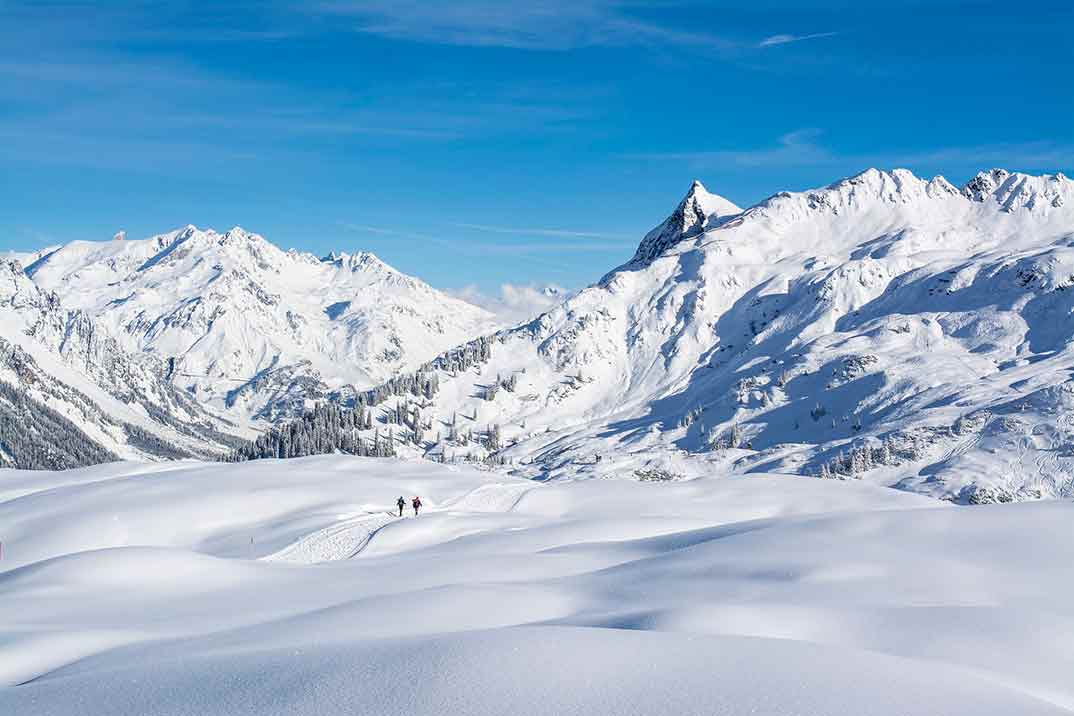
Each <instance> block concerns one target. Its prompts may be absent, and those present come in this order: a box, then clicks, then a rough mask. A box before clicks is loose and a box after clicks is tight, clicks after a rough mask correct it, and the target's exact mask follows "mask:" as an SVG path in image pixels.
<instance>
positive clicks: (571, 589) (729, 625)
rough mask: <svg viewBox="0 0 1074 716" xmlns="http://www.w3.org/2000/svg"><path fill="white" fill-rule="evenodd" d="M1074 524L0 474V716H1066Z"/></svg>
mask: <svg viewBox="0 0 1074 716" xmlns="http://www.w3.org/2000/svg"><path fill="white" fill-rule="evenodd" d="M415 494H417V495H420V496H421V497H422V499H423V501H424V502H425V504H426V510H427V511H426V512H424V513H423V514H422V515H421V516H420V517H417V518H414V517H412V516H409V510H408V516H407V517H404V518H398V517H392V518H388V517H387V516H386V515H385V513H386V512H390V511H392V510H393V508H394V503H395V499H396V498H397V497H398V496H400V495H402V496H404V497H406V498H410V497H411V496H413V495H415ZM374 518H375V520H376V522H377V526H376V527H375V528H373V529H367V528H368V527H369V525H368V524H367V523H366V522H363V520H365V521H368V520H370V519H374ZM1072 518H1074V503H1071V502H1066V501H1037V502H1032V503H1017V504H1002V505H984V506H970V507H962V506H952V505H949V504H947V503H943V502H939V501H936V500H931V499H928V498H926V497H923V496H919V495H914V494H911V493H907V492H901V491H897V490H889V489H885V488H880V487H876V486H872V485H868V484H864V483H861V482H856V481H851V482H844V481H833V480H815V479H808V478H802V477H792V476H781V475H772V474H751V475H745V476H735V477H726V476H717V475H709V476H705V477H700V478H697V479H692V480H682V481H673V482H637V481H630V480H577V481H572V480H560V481H555V482H550V483H536V482H530V481H526V480H521V479H517V478H511V477H508V476H504V475H501V474H497V473H493V472H487V471H478V470H474V469H469V468H456V467H452V466H443V465H435V464H432V463H429V462H426V461H411V462H407V461H399V460H374V459H367V458H352V457H347V456H322V457H316V458H303V459H295V460H289V461H274V460H264V461H257V462H251V463H243V464H205V463H195V462H187V463H170V464H137V463H116V464H113V465H103V466H98V467H94V468H88V469H82V470H74V471H69V472H65V473H40V472H38V473H27V472H19V471H11V470H0V532H2V534H0V538H2V540H3V544H4V558H3V561H2V562H0V570H3V571H0V683H2V684H4V686H3V687H0V713H4V714H20V716H21V715H22V714H27V715H31V714H32V715H34V716H48V715H60V714H62V715H63V716H76V715H79V714H86V715H90V714H92V715H93V716H106V715H110V714H124V715H128V714H150V713H151V714H157V715H161V716H166V715H184V716H187V715H194V714H198V715H199V716H211V715H215V714H228V715H229V716H233V715H239V714H250V715H255V714H256V715H257V716H269V715H272V714H300V715H309V716H313V715H315V714H316V715H318V716H319V715H323V714H335V713H368V714H374V713H375V714H388V715H393V714H399V715H403V714H406V715H407V716H420V715H422V714H456V713H458V714H463V713H465V714H490V715H491V714H504V713H512V714H549V713H555V714H676V715H681V714H710V715H711V714H716V715H719V716H724V715H726V716H731V715H735V716H737V715H739V714H745V713H754V714H772V715H776V714H779V715H781V716H788V715H791V716H793V715H800V716H807V715H808V716H820V715H822V714H833V715H834V714H850V713H853V714H868V715H871V716H880V715H883V716H895V715H898V716H908V715H911V714H973V715H974V716H980V715H982V714H996V715H997V716H998V715H1001V714H1002V715H1009V714H1062V713H1070V712H1071V710H1074V682H1072V681H1071V679H1070V678H1069V677H1070V673H1071V671H1072V669H1074V607H1072V606H1071V602H1070V599H1069V593H1070V589H1071V587H1072V586H1074V542H1072V541H1071V540H1070V539H1069V535H1070V524H1071V522H1072ZM361 525H365V526H364V527H363V526H361ZM337 527H338V528H341V529H342V531H343V532H346V531H347V530H348V529H351V528H354V529H357V530H358V531H359V532H361V533H362V536H361V537H360V538H356V541H351V542H348V541H347V540H342V541H338V540H333V539H331V538H330V537H331V530H333V529H335V528H337ZM326 536H328V537H329V538H328V539H324V538H325V537H326ZM304 542H306V543H308V544H320V545H321V548H319V549H311V550H307V551H305V552H304V554H305V555H306V556H307V557H308V558H309V560H311V561H315V562H317V563H302V562H301V561H300V560H299V559H291V560H290V562H292V563H281V562H279V561H275V560H274V559H273V558H272V557H273V556H278V555H280V554H281V551H285V550H287V548H288V547H289V546H294V545H300V544H303V543H304ZM330 544H337V546H338V547H339V549H336V550H333V549H331V548H330V546H329V545H330ZM298 551H301V550H298ZM292 556H295V555H294V554H293V555H292ZM321 560H328V561H321Z"/></svg>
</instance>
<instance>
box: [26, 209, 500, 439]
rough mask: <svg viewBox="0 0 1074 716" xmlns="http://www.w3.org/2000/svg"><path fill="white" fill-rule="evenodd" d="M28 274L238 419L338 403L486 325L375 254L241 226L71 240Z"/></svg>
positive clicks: (485, 319)
mask: <svg viewBox="0 0 1074 716" xmlns="http://www.w3.org/2000/svg"><path fill="white" fill-rule="evenodd" d="M27 273H28V274H29V275H30V276H31V277H32V278H33V280H34V282H35V283H37V284H38V285H39V286H41V287H42V288H44V289H46V290H50V291H56V292H57V293H58V294H59V295H61V296H62V297H63V299H64V301H65V302H67V303H69V304H71V305H72V306H74V307H77V308H80V309H83V310H85V311H87V312H88V313H91V314H93V315H96V316H99V317H100V319H101V320H102V321H103V322H104V323H105V325H107V326H108V328H109V329H110V330H111V332H112V333H113V334H114V335H115V336H116V337H117V339H118V340H119V341H120V343H121V344H122V345H123V346H124V347H125V348H126V349H127V350H130V351H137V352H142V353H147V354H150V355H154V356H158V357H159V358H160V359H161V360H165V361H167V362H168V363H169V371H170V372H169V375H170V377H171V379H172V380H173V382H174V383H175V385H177V386H180V387H182V388H184V389H186V390H189V391H190V393H191V395H192V396H194V397H195V398H196V399H197V400H198V401H199V402H201V403H203V404H206V405H208V406H211V407H213V408H215V409H220V410H226V411H228V413H229V414H230V415H232V416H233V417H235V418H236V419H240V420H244V419H246V418H248V417H250V416H253V417H265V418H270V419H274V418H278V417H280V416H282V415H288V414H292V413H294V412H296V411H300V410H301V408H302V407H303V406H304V404H305V401H307V400H310V399H314V400H316V399H322V398H325V397H326V396H328V395H329V394H331V393H333V392H335V393H336V394H342V395H344V396H346V395H347V394H349V393H352V392H353V390H354V389H355V386H356V387H357V388H366V387H369V386H370V385H372V384H375V383H379V382H381V381H383V380H386V379H387V378H388V377H390V376H391V375H393V374H395V373H397V372H398V371H400V370H405V369H407V368H409V367H412V366H414V365H416V364H418V363H421V362H422V361H425V360H427V359H429V358H430V357H432V356H433V355H435V354H436V353H438V352H440V351H441V350H443V349H445V348H447V347H449V346H452V345H455V344H457V343H461V342H463V341H465V340H467V339H468V338H470V337H471V336H473V335H476V334H479V333H481V332H484V331H488V330H492V327H493V319H492V316H491V314H489V313H487V312H486V311H484V310H483V309H480V308H478V307H476V306H473V305H471V304H468V303H466V302H464V301H461V300H458V299H455V298H452V297H450V296H447V295H446V294H444V293H441V292H439V291H436V290H434V289H432V288H431V287H429V286H428V285H427V284H425V283H423V282H421V281H419V280H417V279H415V278H413V277H410V276H407V275H405V274H402V273H400V272H399V271H396V270H395V269H393V268H391V267H390V266H388V265H387V264H385V263H383V262H382V261H380V260H379V259H377V257H376V256H374V255H373V254H370V253H364V252H363V253H357V254H344V253H334V254H331V255H329V256H327V257H324V258H317V257H316V256H313V255H312V254H307V253H300V252H297V251H283V250H281V249H279V248H277V247H276V246H274V245H273V244H272V243H270V242H268V241H266V240H265V239H264V238H262V237H261V236H259V235H257V234H253V233H249V232H247V231H244V230H243V229H241V228H237V227H236V228H234V229H231V230H230V231H227V232H225V233H223V234H220V233H217V232H215V231H212V230H205V231H203V230H199V229H197V228H195V227H193V226H187V227H186V228H184V229H181V230H178V231H173V232H171V233H168V234H162V235H160V236H154V237H152V238H149V239H144V240H136V241H128V240H124V239H123V238H122V236H117V238H116V239H114V240H112V241H108V242H81V241H79V242H73V243H70V244H67V245H65V246H63V247H61V248H59V249H58V250H55V251H53V252H51V253H49V254H47V255H45V256H43V257H42V258H40V259H39V260H37V261H36V262H34V263H33V264H31V265H30V266H28V267H27Z"/></svg>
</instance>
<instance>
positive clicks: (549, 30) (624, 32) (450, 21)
mask: <svg viewBox="0 0 1074 716" xmlns="http://www.w3.org/2000/svg"><path fill="white" fill-rule="evenodd" d="M644 5H645V3H640V4H639V3H637V2H634V3H626V2H622V1H621V0H543V1H542V2H514V3H505V2H502V0H454V1H453V2H427V1H426V0H339V1H335V2H323V3H320V4H318V5H313V6H311V7H312V8H313V9H314V11H316V12H319V13H324V14H332V15H336V16H341V17H349V18H352V19H353V21H354V23H355V24H354V26H353V29H354V30H355V31H357V32H362V33H366V34H371V35H380V36H383V37H388V38H392V39H399V40H412V41H417V42H429V43H437V44H445V45H469V46H485V47H513V48H519V49H530V50H566V49H572V48H576V47H591V46H625V45H639V44H649V43H675V44H691V45H700V46H707V47H712V48H719V47H730V46H733V45H735V44H736V43H734V42H731V41H729V40H727V39H725V38H723V37H720V36H717V35H713V34H710V33H703V32H697V31H695V30H692V29H683V28H678V27H670V26H667V25H661V24H657V23H653V22H650V21H647V20H644V19H642V18H641V17H639V16H638V15H637V14H634V13H631V12H630V10H631V9H636V8H638V7H639V6H641V7H644Z"/></svg>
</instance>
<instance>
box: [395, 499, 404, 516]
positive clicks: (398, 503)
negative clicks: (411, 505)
mask: <svg viewBox="0 0 1074 716" xmlns="http://www.w3.org/2000/svg"><path fill="white" fill-rule="evenodd" d="M395 505H396V507H398V508H399V516H400V517H402V516H403V508H404V507H406V500H404V499H403V496H402V495H399V499H398V500H396V501H395Z"/></svg>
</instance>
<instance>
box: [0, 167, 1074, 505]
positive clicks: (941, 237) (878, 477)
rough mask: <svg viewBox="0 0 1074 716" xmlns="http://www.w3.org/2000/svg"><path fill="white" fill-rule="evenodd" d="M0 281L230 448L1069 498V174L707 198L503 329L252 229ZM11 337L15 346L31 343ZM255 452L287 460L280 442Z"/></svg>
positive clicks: (354, 261)
mask: <svg viewBox="0 0 1074 716" xmlns="http://www.w3.org/2000/svg"><path fill="white" fill-rule="evenodd" d="M8 266H9V267H14V266H16V264H10V263H9V264H8ZM8 270H9V272H10V273H11V274H12V276H14V277H15V278H14V279H12V280H14V281H15V283H16V284H18V285H20V286H22V289H21V290H22V292H23V294H24V295H29V294H30V293H32V291H33V290H34V289H36V290H37V291H39V292H40V295H41V296H47V297H52V298H47V299H41V300H44V301H45V302H46V303H47V302H48V301H49V300H54V301H56V302H58V303H59V302H62V304H63V305H64V306H65V307H66V306H68V305H69V306H70V307H72V308H74V309H81V310H82V311H84V312H85V314H83V315H86V316H89V315H93V316H94V317H95V319H93V321H95V322H94V323H93V325H95V326H99V330H100V331H102V334H105V335H108V336H109V337H110V338H111V339H112V340H114V341H115V343H116V345H117V346H118V348H117V350H121V351H123V353H124V355H128V356H131V357H132V358H131V359H130V361H131V362H137V361H140V360H153V361H155V362H156V363H157V364H159V365H160V366H161V368H160V378H159V381H160V383H159V385H162V386H164V387H162V388H160V390H161V391H163V392H161V395H162V396H163V395H165V394H168V395H170V394H171V393H168V392H167V391H168V390H171V391H173V392H174V394H175V395H178V396H182V400H183V401H185V402H184V404H189V406H190V407H189V408H188V413H189V414H188V415H186V416H184V418H183V419H184V420H191V421H195V422H197V421H198V420H203V423H202V424H204V425H206V426H208V425H210V424H212V421H213V420H227V421H230V422H231V423H232V424H233V426H234V428H233V429H232V430H231V431H230V432H231V433H233V434H238V435H246V436H248V435H250V434H251V429H252V428H253V427H255V426H258V425H262V424H263V423H259V422H257V419H261V420H274V421H276V420H280V419H282V418H286V417H288V416H293V415H298V414H300V413H302V412H303V409H304V408H308V407H310V406H311V405H312V404H313V403H314V402H317V401H322V402H323V401H331V402H334V403H337V404H339V405H342V406H345V407H358V408H359V410H360V411H361V412H362V413H363V416H364V417H363V420H360V421H348V422H346V425H347V427H346V430H347V431H349V432H350V433H352V434H351V435H350V437H349V438H348V440H349V441H350V442H347V443H346V444H347V445H354V444H355V442H354V441H355V440H357V439H359V438H360V439H362V440H366V441H368V443H369V444H372V443H373V442H374V441H377V443H378V444H382V441H384V440H385V439H386V436H387V434H388V432H389V431H390V432H391V435H392V445H393V446H395V449H396V450H397V451H399V452H404V453H410V454H414V455H424V456H426V457H430V458H432V459H438V460H439V459H443V460H458V459H464V458H469V459H472V460H475V461H485V462H488V463H494V464H500V463H503V464H507V465H511V466H512V467H513V469H514V470H516V471H518V472H521V473H524V474H528V475H532V476H541V477H556V476H603V475H623V474H626V475H632V476H635V477H638V478H641V479H675V478H677V477H680V476H689V475H693V474H700V473H703V472H712V471H724V472H731V473H735V472H749V471H770V472H771V471H782V472H790V473H799V474H812V475H817V476H824V477H842V478H850V477H854V478H861V479H864V480H868V481H872V482H876V483H879V484H886V485H893V486H897V487H901V488H905V489H910V490H914V491H919V492H924V493H926V494H930V495H934V496H937V497H942V498H946V499H954V500H958V501H964V502H979V501H995V500H1011V499H1026V498H1032V497H1036V496H1049V495H1071V494H1074V417H1071V416H1072V415H1074V412H1072V409H1074V382H1072V381H1071V375H1072V374H1074V352H1072V350H1071V341H1072V339H1074V315H1072V312H1074V291H1072V290H1070V289H1072V288H1074V182H1071V181H1070V180H1069V179H1067V178H1066V177H1064V176H1062V175H1045V176H1027V175H1023V174H1018V173H1010V172H1006V171H1004V170H998V169H997V170H992V171H989V172H983V173H981V174H979V175H978V176H976V177H975V178H974V179H973V180H972V181H970V182H968V183H967V184H966V185H964V186H962V187H955V186H953V185H952V184H950V183H949V182H947V181H946V180H945V179H943V178H942V177H936V178H933V179H931V180H926V179H921V178H918V177H916V176H914V175H912V174H911V173H909V172H907V171H903V170H896V171H892V172H885V171H879V170H875V169H871V170H868V171H866V172H863V173H861V174H859V175H857V176H854V177H851V178H848V179H844V180H841V181H838V182H836V183H834V184H832V185H830V186H827V187H824V188H821V189H817V190H813V191H806V192H794V193H789V192H784V193H780V194H777V195H775V196H773V197H770V198H769V199H766V200H765V201H763V202H761V203H759V204H757V205H755V206H753V207H750V208H747V209H745V210H742V209H740V208H739V207H737V206H735V205H734V204H733V203H731V202H729V201H727V200H726V199H723V198H722V197H719V196H718V195H715V194H712V193H710V192H708V191H707V190H706V189H705V188H704V186H702V185H701V184H700V183H699V182H695V183H694V184H693V186H692V187H691V188H690V190H689V192H688V194H687V195H686V197H685V198H684V199H683V200H682V201H681V202H680V203H679V205H678V206H677V207H676V209H675V210H674V211H673V212H672V213H671V215H670V216H669V217H668V218H667V219H666V220H665V221H663V222H661V223H660V224H659V225H658V226H657V227H656V228H655V229H653V231H651V232H649V234H647V235H646V236H645V237H644V238H643V240H642V241H641V243H640V245H639V247H638V250H637V252H636V254H635V256H634V257H633V258H632V259H631V260H630V261H628V262H627V263H626V264H624V265H623V266H620V267H618V268H616V269H614V270H612V271H611V272H609V273H608V274H607V275H606V276H604V277H603V278H602V279H601V280H600V281H599V282H598V283H597V284H595V285H593V286H590V287H588V288H586V289H583V290H582V291H580V292H578V293H576V294H573V295H569V296H568V297H567V298H566V300H565V301H564V302H562V303H561V304H559V305H558V306H557V307H555V308H554V309H552V310H550V311H548V312H547V313H544V314H543V315H541V316H539V317H537V318H536V319H534V320H532V321H530V322H528V323H525V324H523V325H521V326H518V327H515V328H510V329H506V330H499V331H495V325H494V321H493V319H492V316H491V315H489V314H488V313H487V312H485V311H483V310H481V309H480V308H477V307H475V306H472V305H469V304H467V303H465V302H462V301H459V300H457V299H452V298H449V297H447V296H446V295H444V294H442V293H439V292H437V291H435V290H433V289H432V288H430V287H428V286H427V285H425V284H423V283H421V282H420V281H418V280H416V279H413V278H411V277H408V276H405V275H403V274H400V273H399V272H397V271H394V270H393V269H391V268H389V267H387V266H386V265H384V264H383V263H381V262H380V261H378V260H377V259H376V258H375V257H373V256H372V255H370V254H356V255H353V256H351V255H332V256H329V257H326V258H323V259H318V258H316V257H313V256H311V255H308V254H300V253H296V252H293V251H292V252H284V251H281V250H279V249H277V248H276V247H274V246H273V245H272V244H270V243H268V242H267V241H265V240H264V239H262V238H261V237H259V236H257V235H254V234H249V233H247V232H245V231H242V230H241V229H233V230H231V231H229V232H227V233H225V234H216V233H214V232H211V231H199V230H196V229H194V228H193V227H187V228H186V229H183V230H181V231H178V232H172V233H171V234H165V235H162V236H159V237H154V238H152V239H147V240H144V241H125V240H118V241H113V242H106V243H75V244H70V245H67V246H64V247H62V248H60V249H57V250H55V251H51V252H49V253H47V254H45V255H42V256H39V257H36V258H35V259H34V260H33V262H32V263H31V264H30V265H29V266H27V268H26V271H25V274H22V273H20V272H19V271H18V270H17V269H15V268H9V269H8ZM0 300H4V299H0ZM64 310H66V308H65V309H64ZM6 315H8V314H6V313H5V316H6ZM86 320H91V319H89V318H87V319H86ZM8 323H10V321H9V320H8V319H6V318H5V333H4V335H5V337H8V336H13V337H15V338H18V337H19V336H23V338H19V341H21V343H22V344H25V343H26V341H27V340H29V339H30V338H34V339H35V340H36V341H38V342H41V339H40V338H39V337H34V336H30V335H29V334H28V333H27V330H26V327H25V326H22V327H18V326H16V327H15V328H12V327H11V326H8V325H6V324H8ZM481 335H488V336H489V337H488V339H487V340H484V341H481V342H480V345H478V344H475V343H472V342H471V343H470V348H460V349H459V350H455V351H452V350H449V349H451V348H452V346H457V345H458V346H463V345H464V344H466V343H467V342H468V341H471V340H472V339H474V338H476V337H478V336H481ZM9 340H12V339H11V338H9ZM55 343H56V341H55V340H54V341H52V344H50V343H49V341H47V340H45V341H44V345H46V350H48V351H50V353H49V355H59V356H60V358H62V350H60V349H57V348H56V347H55V345H53V344H55ZM475 346H477V347H475ZM57 351H59V352H57ZM39 352H40V351H39ZM437 356H439V357H437ZM134 357H137V360H135V358H134ZM72 361H73V362H74V363H75V364H76V367H78V368H79V370H81V371H82V373H83V374H85V375H87V376H88V378H89V379H90V380H91V382H92V383H94V384H97V383H99V382H100V380H101V379H100V378H99V377H97V376H95V375H92V374H91V372H89V371H88V369H86V368H85V367H84V366H81V365H80V364H78V361H77V360H75V359H67V362H66V364H68V365H70V364H72ZM390 379H394V380H390ZM377 383H380V384H382V385H381V387H380V388H378V389H377V390H376V391H368V392H367V391H366V389H367V388H369V387H370V386H372V385H373V384H377ZM153 385H158V383H153ZM160 400H163V398H160ZM158 402H159V401H158ZM199 410H200V411H204V415H205V416H208V417H203V418H202V417H199V416H200V415H201V413H196V411H199ZM366 413H368V415H366ZM311 415H312V414H311ZM75 422H76V424H77V421H75ZM331 423H332V421H331V420H327V422H326V421H324V420H320V421H319V422H318V420H314V419H313V418H312V417H309V418H308V419H307V425H308V427H309V429H310V430H320V431H325V430H333V429H334V430H339V429H340V428H339V421H338V420H337V421H336V423H335V424H334V427H333V425H332V424H331ZM367 424H369V425H371V427H368V428H367V427H366V425H367ZM355 426H357V427H355ZM214 429H216V428H214ZM278 432H279V434H281V435H282V434H283V432H285V431H278ZM210 444H213V445H216V446H217V447H219V445H220V441H217V442H216V443H212V441H207V443H206V445H210ZM260 444H261V448H259V449H260V450H262V452H265V453H266V454H267V453H272V454H279V453H280V445H279V444H278V443H273V439H272V435H271V434H270V435H269V436H267V437H266V438H265V439H263V440H262V441H261V443H260ZM311 444H312V443H311ZM317 444H318V445H321V446H322V449H323V446H324V445H332V444H342V443H340V442H339V441H338V440H335V439H334V438H333V439H327V440H326V439H324V436H323V435H322V436H320V437H319V438H318V442H317ZM109 449H113V450H114V449H115V448H114V446H113V447H112V448H109ZM293 449H294V448H293V446H291V445H289V447H288V451H292V450H293ZM247 452H248V453H249V452H250V451H249V450H247ZM254 452H255V453H256V451H254Z"/></svg>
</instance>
